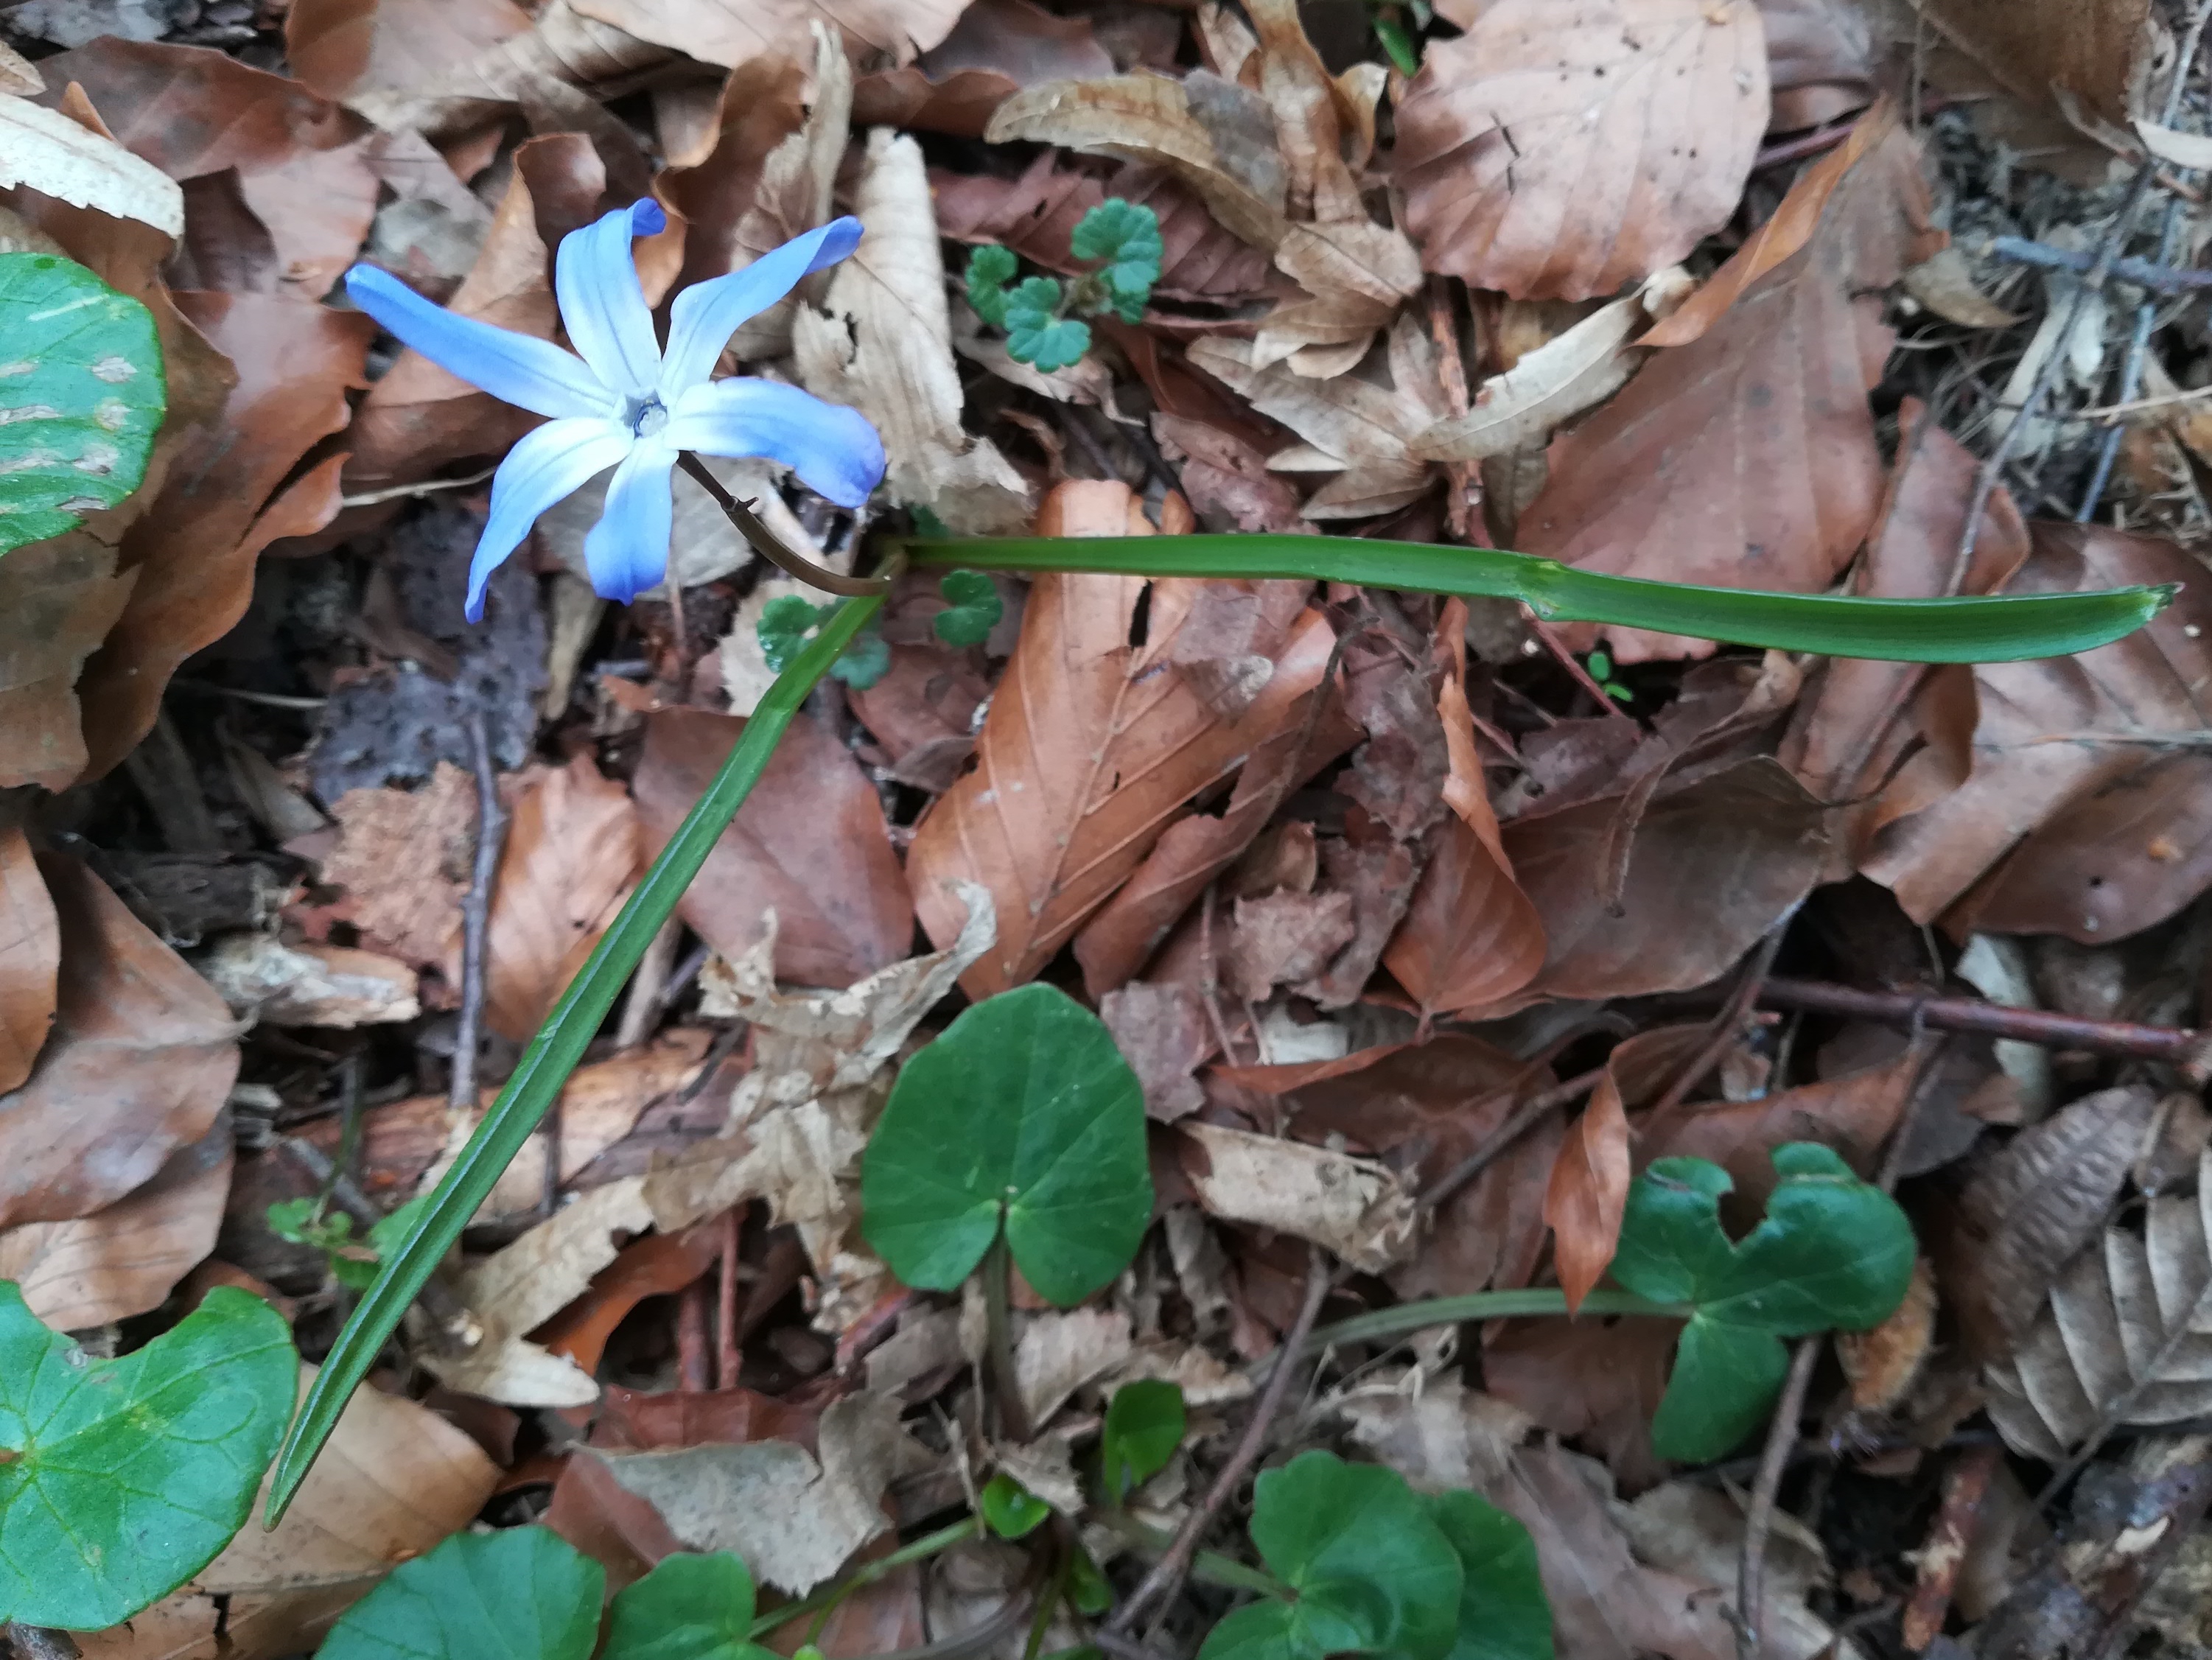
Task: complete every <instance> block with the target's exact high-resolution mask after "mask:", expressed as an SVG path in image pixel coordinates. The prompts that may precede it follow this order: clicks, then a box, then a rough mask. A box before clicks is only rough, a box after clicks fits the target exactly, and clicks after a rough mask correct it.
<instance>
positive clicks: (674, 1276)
mask: <svg viewBox="0 0 2212 1660" xmlns="http://www.w3.org/2000/svg"><path fill="white" fill-rule="evenodd" d="M565 1128H566V1126H565V1125H564V1126H563V1129H564V1130H565ZM562 1150H563V1151H564V1152H565V1151H566V1138H565V1135H564V1138H563V1147H562ZM721 1243H722V1230H721V1228H720V1226H719V1225H706V1224H702V1225H700V1226H698V1227H694V1228H685V1229H684V1230H683V1231H681V1232H680V1233H649V1234H647V1235H646V1237H644V1238H642V1239H636V1240H633V1241H631V1243H629V1244H627V1245H624V1246H623V1248H622V1251H621V1254H620V1255H619V1256H617V1257H616V1258H615V1260H614V1261H613V1262H611V1263H610V1264H608V1265H607V1267H605V1268H602V1269H600V1270H599V1273H598V1274H594V1275H592V1283H591V1286H590V1287H589V1288H588V1289H587V1290H586V1292H584V1294H583V1295H582V1296H581V1297H580V1298H577V1299H576V1300H575V1301H574V1303H571V1304H569V1305H568V1307H567V1308H566V1309H564V1310H562V1312H561V1313H559V1314H557V1315H556V1316H554V1317H553V1318H552V1319H551V1320H550V1322H548V1323H546V1324H545V1325H544V1326H541V1327H540V1328H538V1341H539V1342H541V1343H543V1344H544V1346H545V1347H547V1348H549V1349H550V1350H551V1351H552V1352H553V1353H556V1354H558V1355H562V1356H565V1357H566V1358H567V1359H570V1360H573V1361H574V1362H575V1364H576V1365H578V1366H580V1367H581V1368H582V1369H583V1370H584V1371H586V1372H597V1371H599V1361H600V1359H601V1358H602V1357H603V1356H604V1355H605V1353H606V1347H607V1340H608V1339H609V1338H610V1337H611V1336H613V1335H614V1333H615V1328H616V1327H617V1326H619V1325H620V1324H621V1323H623V1321H624V1320H626V1319H628V1318H629V1314H630V1311H631V1310H633V1309H635V1308H636V1307H637V1305H638V1304H640V1303H641V1302H643V1301H644V1300H645V1299H646V1298H648V1297H672V1296H674V1295H675V1294H676V1293H677V1292H680V1291H682V1290H684V1287H686V1286H690V1285H692V1284H694V1283H696V1281H697V1280H698V1279H699V1277H700V1276H701V1275H702V1274H706V1273H707V1272H708V1271H709V1270H710V1269H711V1268H713V1267H714V1261H715V1259H716V1257H717V1256H720V1252H721Z"/></svg>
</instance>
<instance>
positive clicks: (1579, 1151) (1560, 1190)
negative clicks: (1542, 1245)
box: [1544, 1073, 1628, 1312]
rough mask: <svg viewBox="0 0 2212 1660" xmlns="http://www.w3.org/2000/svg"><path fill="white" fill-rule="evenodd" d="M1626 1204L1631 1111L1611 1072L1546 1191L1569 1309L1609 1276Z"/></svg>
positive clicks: (1563, 1150)
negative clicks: (1624, 1104) (1624, 1106)
mask: <svg viewBox="0 0 2212 1660" xmlns="http://www.w3.org/2000/svg"><path fill="white" fill-rule="evenodd" d="M1627 1207H1628V1115H1627V1114H1626V1112H1624V1111H1623V1110H1621V1104H1620V1085H1619V1084H1617V1083H1615V1082H1614V1081H1613V1074H1612V1073H1607V1074H1606V1075H1605V1076H1604V1077H1603V1078H1601V1079H1598V1085H1597V1088H1596V1089H1595V1090H1594V1091H1591V1093H1590V1098H1589V1105H1588V1106H1587V1107H1585V1108H1583V1115H1582V1116H1581V1117H1580V1118H1578V1119H1577V1120H1576V1121H1575V1124H1574V1127H1573V1128H1571V1129H1570V1130H1569V1131H1568V1132H1567V1139H1566V1140H1565V1142H1563V1143H1562V1144H1561V1145H1560V1147H1559V1158H1556V1159H1555V1160H1553V1164H1552V1179H1551V1182H1550V1183H1549V1184H1548V1185H1547V1188H1546V1189H1545V1192H1544V1220H1545V1221H1546V1222H1547V1223H1548V1224H1549V1225H1550V1226H1551V1229H1552V1232H1553V1236H1554V1243H1553V1251H1552V1254H1553V1261H1554V1262H1556V1263H1557V1265H1558V1268H1559V1285H1560V1286H1561V1288H1562V1289H1563V1290H1565V1292H1566V1293H1567V1309H1568V1311H1569V1312H1572V1311H1574V1310H1577V1309H1579V1308H1580V1307H1581V1306H1582V1302H1583V1298H1585V1297H1587V1296H1589V1293H1590V1288H1591V1287H1592V1286H1595V1285H1596V1284H1597V1282H1598V1281H1599V1280H1602V1279H1603V1278H1604V1277H1605V1271H1606V1268H1607V1265H1608V1264H1610V1263H1611V1262H1612V1261H1613V1248H1614V1247H1615V1246H1616V1245H1617V1244H1619V1243H1620V1219H1621V1215H1622V1213H1624V1212H1625V1211H1626V1209H1627Z"/></svg>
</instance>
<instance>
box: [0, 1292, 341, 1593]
mask: <svg viewBox="0 0 2212 1660" xmlns="http://www.w3.org/2000/svg"><path fill="white" fill-rule="evenodd" d="M298 1382H299V1357H298V1356H297V1355H296V1354H295V1353H294V1352H293V1348H292V1334H291V1330H290V1329H289V1327H287V1326H286V1325H285V1323H284V1317H283V1316H282V1315H280V1314H278V1313H277V1312H276V1310H274V1309H272V1308H270V1306H269V1304H266V1303H264V1302H263V1301H262V1300H261V1299H260V1298H258V1297H251V1296H248V1295H247V1294H246V1292H242V1291H237V1290H234V1289H232V1288H230V1287H228V1286H223V1287H221V1288H218V1289H217V1290H215V1291H212V1292H209V1293H208V1296H207V1299H206V1301H204V1303H202V1304H200V1306H199V1307H198V1308H197V1310H194V1311H193V1312H192V1313H191V1314H188V1315H186V1316H185V1317H184V1318H183V1319H182V1320H180V1321H179V1322H178V1323H176V1325H175V1326H173V1328H171V1329H169V1330H168V1331H166V1332H164V1333H162V1334H161V1336H159V1337H156V1338H155V1340H154V1341H152V1342H150V1343H149V1344H147V1345H146V1347H144V1348H142V1349H138V1350H137V1351H135V1352H134V1353H130V1354H126V1355H123V1356H121V1357H119V1358H118V1359H113V1360H94V1359H89V1358H88V1357H87V1356H86V1354H85V1353H84V1351H83V1350H82V1349H81V1348H79V1347H77V1345H76V1343H75V1342H73V1341H70V1339H69V1338H68V1337H67V1336H65V1335H63V1334H62V1333H60V1332H58V1331H51V1330H49V1329H47V1328H46V1326H45V1325H43V1324H42V1323H40V1320H39V1319H38V1316H35V1315H33V1313H32V1312H31V1310H29V1308H28V1307H27V1306H26V1305H25V1304H24V1302H23V1294H22V1292H21V1291H20V1290H18V1289H17V1288H16V1286H15V1284H14V1282H12V1281H0V1621H6V1620H20V1621H21V1622H22V1623H23V1624H26V1625H33V1626H58V1627H62V1628H63V1629H64V1630H69V1631H98V1630H100V1629H102V1628H104V1627H108V1626H112V1625H117V1624H119V1623H120V1622H121V1621H123V1620H127V1619H129V1618H130V1617H131V1615H132V1614H137V1612H138V1611H139V1610H140V1609H141V1608H146V1607H147V1606H149V1604H151V1603H154V1602H159V1601H160V1600H161V1598H162V1597H164V1596H167V1595H168V1594H169V1593H170V1592H171V1591H173V1590H176V1588H177V1587H178V1586H179V1585H181V1584H184V1583H185V1580H187V1579H189V1578H191V1577H192V1575H194V1574H195V1573H197V1572H199V1571H200V1570H201V1569H202V1568H204V1567H205V1566H207V1565H208V1564H209V1563H210V1562H211V1561H213V1560H215V1557H216V1553H217V1552H218V1551H220V1550H222V1548H223V1547H224V1546H225V1545H227V1544H228V1543H229V1542H230V1537H231V1535H233V1534H234V1533H236V1532H237V1531H238V1529H239V1528H240V1526H241V1525H242V1524H243V1523H245V1521H246V1513H247V1511H250V1510H251V1509H252V1505H253V1495H254V1493H255V1491H256V1490H257V1489H258V1487H260V1485H261V1474H262V1472H263V1471H264V1470H265V1469H266V1468H268V1467H269V1461H270V1459H272V1458H274V1457H275V1456H276V1444H277V1442H278V1441H279V1440H280V1439H281V1438H283V1433H284V1426H285V1424H286V1423H287V1422H288V1421H289V1420H290V1418H291V1416H292V1397H293V1395H294V1393H295V1389H296V1387H297V1384H298Z"/></svg>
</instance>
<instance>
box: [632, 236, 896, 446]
mask: <svg viewBox="0 0 2212 1660" xmlns="http://www.w3.org/2000/svg"><path fill="white" fill-rule="evenodd" d="M858 246H860V221H859V220H857V219H854V218H853V217H851V216H849V215H848V216H846V217H845V218H842V219H833V220H831V221H830V222H829V223H828V224H826V225H824V226H823V227H822V228H821V229H820V230H811V231H809V232H807V233H806V234H805V235H804V236H794V237H793V238H792V240H790V241H788V242H786V243H785V244H784V245H783V246H781V247H780V248H776V249H774V250H772V251H770V252H767V253H764V254H763V255H761V257H760V258H757V259H756V260H754V261H753V262H752V264H751V265H747V266H746V267H745V268H744V270H743V271H732V272H731V273H730V274H729V275H728V276H727V277H715V278H714V279H713V280H712V281H710V282H705V283H693V284H692V285H691V286H690V288H688V289H684V292H683V293H681V294H679V295H677V296H676V303H675V305H674V306H673V307H671V308H670V311H669V321H668V350H667V353H666V355H665V356H664V357H663V358H662V359H661V368H660V398H661V401H662V402H663V403H665V404H671V406H672V405H673V404H674V403H675V401H676V399H677V398H678V396H679V395H681V394H682V392H684V388H685V387H687V386H697V385H698V384H699V383H700V382H702V381H703V380H706V379H707V377H708V375H710V374H714V360H715V359H716V358H718V357H720V356H721V355H722V348H723V347H724V346H726V345H727V344H730V337H731V336H732V335H733V334H735V333H736V332H737V331H738V324H740V323H742V322H744V320H745V319H747V318H749V317H757V316H758V315H759V314H760V313H763V312H764V311H766V310H767V309H768V308H769V307H770V306H772V305H774V304H775V302H776V301H779V300H781V299H782V298H783V296H784V295H787V294H789V293H790V292H791V291H792V289H794V288H796V287H798V285H799V278H800V277H805V276H807V275H808V274H809V273H811V272H813V271H820V270H822V269H823V267H824V266H825V265H836V263H837V262H838V261H839V260H840V259H842V258H844V257H845V256H846V255H847V254H848V253H850V252H852V251H853V250H854V248H857V247H858Z"/></svg>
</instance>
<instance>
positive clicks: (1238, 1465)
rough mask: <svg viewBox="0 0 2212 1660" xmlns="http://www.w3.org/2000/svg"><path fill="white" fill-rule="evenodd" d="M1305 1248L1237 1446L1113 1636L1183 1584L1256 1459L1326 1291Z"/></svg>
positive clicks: (1318, 1266) (1320, 1259)
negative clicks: (1276, 1344) (1296, 1294)
mask: <svg viewBox="0 0 2212 1660" xmlns="http://www.w3.org/2000/svg"><path fill="white" fill-rule="evenodd" d="M1307 1250H1308V1251H1309V1253H1310V1257H1309V1261H1308V1263H1307V1267H1306V1297H1305V1301H1304V1303H1303V1304H1300V1306H1299V1308H1298V1317H1297V1319H1296V1320H1295V1321H1293V1322H1291V1329H1290V1330H1289V1331H1287V1332H1285V1334H1284V1335H1283V1347H1282V1350H1281V1356H1282V1358H1281V1360H1280V1361H1279V1364H1278V1365H1276V1366H1275V1368H1274V1371H1273V1373H1272V1374H1271V1375H1270V1376H1269V1377H1268V1379H1267V1387H1266V1388H1265V1389H1262V1390H1261V1392H1260V1400H1259V1403H1258V1404H1257V1405H1255V1407H1254V1408H1252V1416H1251V1418H1250V1420H1249V1421H1248V1422H1247V1423H1246V1424H1245V1426H1244V1433H1243V1437H1242V1438H1240V1439H1239V1440H1238V1441H1237V1450H1236V1451H1234V1452H1232V1453H1231V1454H1230V1455H1229V1462H1227V1463H1225V1464H1224V1465H1223V1466H1222V1467H1221V1473H1220V1474H1219V1475H1216V1476H1215V1477H1214V1478H1213V1485H1212V1487H1208V1488H1207V1489H1206V1497H1205V1498H1203V1499H1200V1500H1199V1502H1198V1504H1197V1505H1194V1507H1193V1508H1192V1510H1191V1512H1190V1514H1189V1515H1188V1516H1186V1517H1184V1518H1183V1523H1182V1526H1181V1527H1180V1528H1177V1529H1176V1536H1175V1538H1174V1539H1173V1540H1172V1541H1170V1543H1169V1545H1168V1548H1167V1550H1166V1551H1165V1553H1164V1554H1162V1556H1161V1557H1160V1560H1158V1561H1157V1562H1155V1563H1153V1564H1152V1572H1150V1573H1147V1574H1146V1576H1145V1577H1144V1579H1143V1581H1142V1583H1140V1584H1139V1585H1138V1587H1137V1589H1136V1590H1133V1591H1132V1592H1130V1593H1129V1596H1128V1597H1127V1600H1126V1601H1124V1602H1122V1604H1121V1607H1120V1608H1116V1609H1115V1610H1114V1617H1113V1618H1112V1619H1110V1620H1108V1621H1107V1622H1106V1624H1105V1626H1104V1627H1103V1629H1104V1630H1105V1631H1107V1632H1109V1633H1113V1634H1114V1635H1115V1636H1126V1635H1127V1633H1128V1632H1129V1630H1130V1629H1131V1627H1133V1626H1134V1625H1135V1624H1136V1623H1137V1620H1139V1618H1140V1617H1141V1616H1142V1615H1143V1614H1144V1613H1145V1611H1146V1609H1147V1608H1151V1607H1152V1606H1153V1605H1154V1604H1155V1603H1157V1604H1158V1605H1159V1606H1160V1608H1162V1609H1165V1608H1166V1606H1167V1604H1168V1603H1169V1602H1170V1601H1171V1600H1172V1599H1173V1597H1174V1596H1175V1594H1176V1591H1177V1590H1180V1589H1181V1588H1182V1582H1183V1580H1184V1578H1186V1577H1187V1576H1188V1574H1189V1572H1190V1564H1191V1558H1192V1557H1193V1556H1194V1554H1196V1553H1197V1550H1198V1541H1199V1539H1200V1536H1201V1535H1203V1534H1204V1533H1205V1532H1206V1528H1207V1527H1208V1526H1209V1525H1210V1524H1211V1523H1212V1521H1213V1518H1214V1517H1216V1516H1218V1515H1219V1514H1220V1512H1221V1509H1222V1506H1223V1505H1226V1504H1227V1503H1228V1502H1229V1500H1230V1499H1231V1498H1232V1497H1233V1496H1234V1495H1235V1493H1236V1492H1237V1488H1238V1487H1240V1486H1242V1485H1243V1481H1244V1477H1245V1476H1246V1475H1247V1474H1249V1471H1250V1470H1251V1468H1252V1466H1253V1465H1255V1464H1256V1463H1257V1462H1260V1453H1261V1449H1262V1448H1264V1447H1265V1446H1266V1445H1267V1428H1268V1426H1269V1425H1270V1424H1272V1423H1273V1421H1274V1418H1275V1414H1277V1413H1278V1412H1279V1411H1280V1410H1281V1409H1282V1405H1283V1399H1284V1397H1285V1395H1288V1394H1289V1393H1290V1389H1291V1377H1292V1375H1293V1374H1295V1373H1297V1371H1300V1370H1302V1368H1300V1367H1299V1366H1298V1365H1297V1363H1296V1361H1297V1355H1298V1354H1299V1353H1301V1352H1302V1351H1303V1350H1304V1348H1305V1346H1306V1338H1307V1337H1308V1336H1309V1335H1310V1334H1311V1333H1312V1331H1313V1329H1314V1322H1315V1320H1316V1319H1317V1318H1318V1317H1319V1316H1320V1314H1321V1305H1322V1302H1323V1301H1324V1300H1325V1299H1326V1298H1328V1285H1329V1268H1328V1253H1327V1252H1326V1251H1324V1250H1322V1249H1321V1247H1320V1246H1318V1245H1311V1246H1309V1247H1307Z"/></svg>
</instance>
